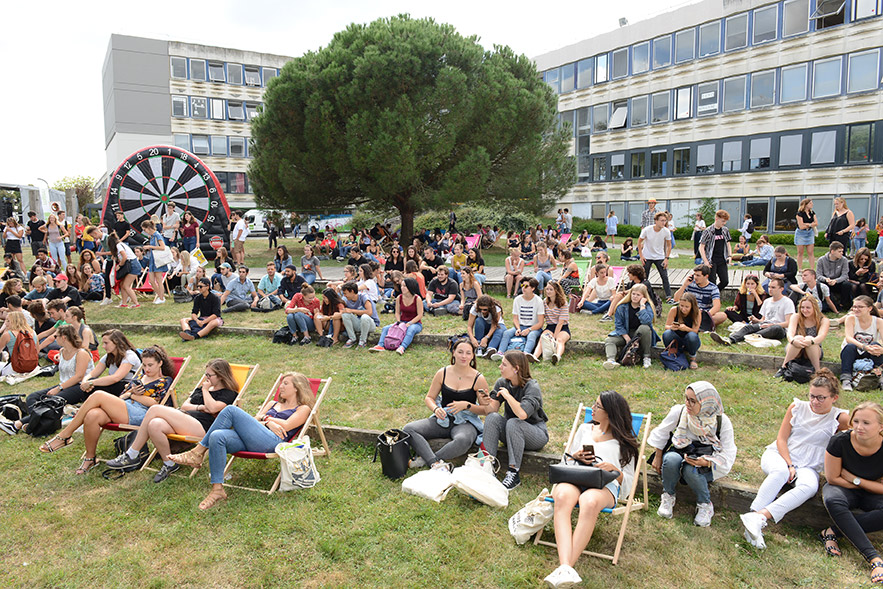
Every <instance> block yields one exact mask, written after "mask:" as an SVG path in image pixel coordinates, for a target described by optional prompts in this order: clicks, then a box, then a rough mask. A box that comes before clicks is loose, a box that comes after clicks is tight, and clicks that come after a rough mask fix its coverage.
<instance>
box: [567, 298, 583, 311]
mask: <svg viewBox="0 0 883 589" xmlns="http://www.w3.org/2000/svg"><path fill="white" fill-rule="evenodd" d="M579 299H580V298H579V297H578V296H576V295H575V294H571V295H570V305H569V306H568V307H567V312H568V313H570V314H571V315H573V314H574V313H579V310H580V309H579Z"/></svg>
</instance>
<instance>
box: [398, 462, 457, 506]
mask: <svg viewBox="0 0 883 589" xmlns="http://www.w3.org/2000/svg"><path fill="white" fill-rule="evenodd" d="M452 488H453V486H452V483H451V471H449V470H448V469H446V468H436V469H430V470H421V471H420V472H418V473H417V474H415V475H412V476H409V477H408V478H406V479H405V480H404V481H402V492H403V493H408V494H410V495H417V496H418V497H424V498H426V499H430V500H432V501H435V502H436V503H441V502H442V501H444V498H445V497H447V496H448V493H449V492H450V491H451V489H452Z"/></svg>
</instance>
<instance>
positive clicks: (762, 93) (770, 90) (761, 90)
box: [751, 70, 776, 108]
mask: <svg viewBox="0 0 883 589" xmlns="http://www.w3.org/2000/svg"><path fill="white" fill-rule="evenodd" d="M775 96H776V71H775V70H769V71H766V72H757V73H754V74H751V108H759V107H761V106H770V105H772V104H773V101H774V100H775Z"/></svg>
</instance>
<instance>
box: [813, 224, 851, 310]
mask: <svg viewBox="0 0 883 589" xmlns="http://www.w3.org/2000/svg"><path fill="white" fill-rule="evenodd" d="M816 273H817V274H818V279H819V282H821V283H824V284H826V285H828V288H830V289H831V295H832V296H833V297H834V298H835V299H836V298H839V300H840V309H844V310H846V309H849V307H850V305H851V303H852V284H850V282H849V260H847V259H846V257H844V255H843V244H842V243H841V242H839V241H833V242H831V246H830V248H829V249H828V253H826V254H825V255H824V256H822V257H821V258H819V259H818V260H816Z"/></svg>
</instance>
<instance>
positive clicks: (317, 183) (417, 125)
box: [249, 15, 575, 237]
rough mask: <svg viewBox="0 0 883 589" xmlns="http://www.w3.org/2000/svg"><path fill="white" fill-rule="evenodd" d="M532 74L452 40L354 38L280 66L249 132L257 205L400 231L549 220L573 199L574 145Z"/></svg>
mask: <svg viewBox="0 0 883 589" xmlns="http://www.w3.org/2000/svg"><path fill="white" fill-rule="evenodd" d="M557 120H558V118H557V98H556V97H555V95H554V94H553V93H552V91H551V90H550V88H549V87H548V86H547V85H546V84H544V83H543V82H542V80H541V79H540V77H539V75H538V74H537V71H536V68H535V66H534V65H533V63H532V62H531V61H530V60H529V59H528V58H527V57H525V56H523V55H516V54H515V53H514V52H513V51H512V50H511V49H509V48H508V47H494V49H493V50H492V51H486V50H485V49H484V48H483V47H482V46H481V45H480V44H479V43H478V38H477V37H474V36H473V37H468V38H465V37H463V36H461V35H460V34H458V33H457V32H456V30H455V29H454V27H453V26H451V25H447V24H439V23H436V22H435V21H433V20H432V19H419V20H417V19H412V18H410V17H409V16H407V15H401V16H397V17H392V18H388V19H381V20H377V21H375V22H373V23H370V24H368V25H363V24H352V25H350V26H349V27H348V28H347V29H346V30H344V31H341V32H339V33H337V34H336V35H335V36H334V38H333V39H332V41H331V42H330V43H329V45H328V46H327V47H325V48H323V49H320V50H319V51H317V52H310V53H307V54H305V55H304V56H302V57H299V58H296V59H293V60H292V61H290V62H289V63H287V64H286V65H285V67H284V68H283V69H282V71H281V73H280V75H279V76H278V77H277V78H276V79H274V80H272V82H271V83H270V85H269V88H267V91H266V93H265V95H264V107H263V111H262V112H261V113H260V114H259V115H258V116H257V117H256V118H255V119H254V120H253V121H252V127H251V130H252V141H253V146H252V150H251V151H252V154H253V155H254V160H253V161H252V164H251V166H250V168H249V178H250V180H251V183H252V186H253V188H254V191H255V194H256V196H257V199H258V202H259V203H261V204H262V205H263V206H267V207H270V208H287V209H289V210H294V211H299V212H334V211H340V210H342V209H344V208H346V207H349V206H356V207H359V208H362V209H368V210H376V211H384V210H385V211H388V210H390V209H391V208H395V209H397V210H398V211H399V213H400V214H401V217H402V232H403V235H404V236H405V237H409V236H410V235H411V233H412V230H413V218H414V215H415V213H419V212H421V211H425V210H427V209H433V208H436V209H438V208H445V207H449V206H452V205H453V204H454V203H476V202H478V203H482V204H484V205H486V206H489V207H493V206H496V207H506V208H514V209H522V210H527V211H531V212H535V213H541V212H545V211H546V210H548V208H550V207H551V206H552V204H553V203H554V201H555V200H557V198H559V197H560V196H561V195H563V194H564V193H565V192H566V191H567V189H568V188H569V187H570V186H571V185H572V183H573V180H574V177H575V174H574V167H573V165H574V164H573V161H572V158H570V157H569V155H568V146H569V139H570V133H569V132H568V131H567V130H566V129H559V128H558V123H557Z"/></svg>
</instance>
